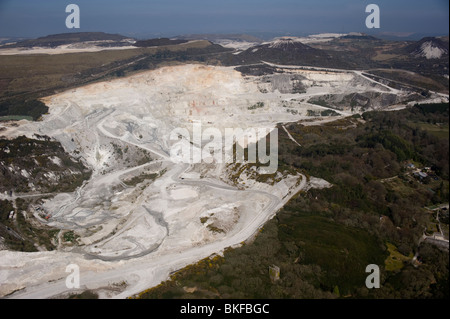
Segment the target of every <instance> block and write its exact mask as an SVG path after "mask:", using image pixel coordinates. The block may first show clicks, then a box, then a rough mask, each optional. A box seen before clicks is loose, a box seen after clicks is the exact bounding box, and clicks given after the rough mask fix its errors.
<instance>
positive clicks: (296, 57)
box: [233, 37, 348, 68]
mask: <svg viewBox="0 0 450 319" xmlns="http://www.w3.org/2000/svg"><path fill="white" fill-rule="evenodd" d="M233 60H234V61H233V63H235V64H237V65H244V64H252V63H259V62H261V61H266V62H271V63H275V64H284V65H306V66H321V67H330V68H331V67H339V68H340V67H347V66H348V64H347V63H345V62H344V61H342V60H341V59H340V58H338V57H337V56H335V55H333V54H332V53H330V52H329V51H324V50H320V49H315V48H312V47H310V46H308V45H306V44H303V43H302V42H301V41H300V39H299V38H294V37H282V38H278V39H275V40H274V41H272V42H268V43H263V44H261V45H257V46H254V47H251V48H249V49H247V50H245V51H243V52H241V53H239V54H235V55H234V56H233Z"/></svg>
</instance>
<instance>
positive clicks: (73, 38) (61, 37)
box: [7, 32, 130, 48]
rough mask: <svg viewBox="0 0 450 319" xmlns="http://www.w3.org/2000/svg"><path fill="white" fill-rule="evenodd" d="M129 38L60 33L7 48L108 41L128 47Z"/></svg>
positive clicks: (21, 42) (97, 34) (102, 34)
mask: <svg viewBox="0 0 450 319" xmlns="http://www.w3.org/2000/svg"><path fill="white" fill-rule="evenodd" d="M128 39H129V38H127V37H125V36H123V35H120V34H109V33H103V32H78V33H60V34H53V35H48V36H45V37H41V38H37V39H30V40H24V41H19V42H17V43H15V44H12V45H8V46H7V47H8V48H32V47H48V48H55V47H58V46H60V45H67V44H75V43H82V42H90V41H108V42H110V43H109V45H111V42H113V43H114V45H117V46H119V45H123V44H124V43H126V44H127V45H129V44H130V43H129V42H127V41H126V40H128Z"/></svg>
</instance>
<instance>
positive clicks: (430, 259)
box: [140, 104, 449, 298]
mask: <svg viewBox="0 0 450 319" xmlns="http://www.w3.org/2000/svg"><path fill="white" fill-rule="evenodd" d="M448 124H449V106H448V104H440V105H423V106H415V107H412V108H408V109H406V110H402V111H396V112H370V113H365V114H363V115H362V116H359V115H356V116H354V117H353V118H347V119H343V120H338V121H335V122H332V123H329V124H326V125H323V126H303V125H301V124H291V125H288V126H287V128H288V129H289V131H290V133H291V134H292V135H293V136H294V138H295V139H296V140H297V141H299V142H300V144H301V145H302V147H298V146H297V145H296V144H295V143H293V142H292V141H291V140H290V139H289V138H288V136H287V135H285V134H284V133H283V129H280V130H279V132H280V137H279V139H280V140H279V144H280V169H286V168H295V169H297V170H300V171H302V172H303V173H305V174H308V175H310V176H315V177H320V178H324V179H326V180H327V181H329V182H330V183H332V184H333V187H331V188H329V189H322V190H316V189H312V190H309V191H308V192H301V193H299V194H297V196H295V197H294V198H293V199H292V200H291V201H290V202H289V203H288V204H287V205H286V206H285V207H284V208H283V209H282V210H281V211H280V212H279V213H278V214H277V216H276V218H274V219H273V220H271V221H270V222H268V223H267V224H266V225H265V227H264V228H263V229H262V230H261V232H260V233H259V235H258V236H257V237H256V239H255V240H254V242H252V243H248V244H245V245H244V246H242V247H240V248H237V249H228V250H227V251H225V253H224V256H223V257H220V256H217V257H215V258H212V259H205V260H203V261H201V262H199V263H198V264H196V265H193V266H189V267H187V268H185V269H183V270H181V271H179V272H178V273H176V274H175V275H173V276H172V280H169V281H167V282H164V283H162V284H161V285H160V286H158V287H156V288H153V289H150V290H148V291H146V292H144V293H143V294H141V296H140V297H141V298H339V297H340V298H448V297H449V283H448V272H449V259H448V258H449V255H448V251H443V250H440V249H438V248H437V247H436V246H434V245H432V244H429V243H427V242H420V238H421V236H422V234H423V232H424V229H425V228H426V227H427V224H428V222H429V220H430V213H429V212H428V211H427V210H426V209H425V207H426V206H429V205H433V204H438V203H448V198H449V183H448V176H449V168H448V158H449V151H448V149H449V143H448ZM410 162H413V163H415V164H416V165H417V166H418V167H421V166H423V167H425V166H429V167H431V168H432V170H433V172H434V173H433V174H434V175H432V174H430V175H432V176H433V178H430V179H428V180H423V181H419V180H417V179H414V178H413V177H411V174H410V172H408V169H407V164H408V163H410ZM447 223H448V219H447ZM416 253H417V256H418V257H419V260H420V261H421V262H422V263H421V264H420V265H417V264H414V265H413V263H412V262H411V260H412V257H413V256H414V254H416ZM390 262H394V263H395V267H393V266H392V265H391V264H390ZM369 264H376V265H379V266H380V269H381V273H382V278H381V281H382V282H381V284H382V287H381V289H375V290H368V289H367V288H366V287H365V279H366V277H367V275H368V274H366V273H365V267H366V266H367V265H369ZM272 265H276V266H278V267H279V268H280V279H279V280H277V281H273V280H272V279H273V278H272V279H271V278H270V276H269V267H270V266H272ZM188 288H191V289H188Z"/></svg>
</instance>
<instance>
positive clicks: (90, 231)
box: [0, 65, 412, 298]
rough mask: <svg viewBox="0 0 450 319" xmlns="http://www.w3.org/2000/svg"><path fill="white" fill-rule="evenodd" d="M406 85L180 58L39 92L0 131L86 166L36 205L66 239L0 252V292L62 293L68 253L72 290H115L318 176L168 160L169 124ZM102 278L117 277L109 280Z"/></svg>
mask: <svg viewBox="0 0 450 319" xmlns="http://www.w3.org/2000/svg"><path fill="white" fill-rule="evenodd" d="M411 94H412V93H410V92H400V91H397V90H394V89H391V88H389V87H387V86H385V85H383V84H381V83H378V82H375V81H374V80H371V79H370V78H366V77H365V76H364V75H363V74H362V73H361V72H359V73H358V72H354V71H339V72H333V71H330V70H326V71H325V70H299V69H284V70H283V71H282V72H279V73H275V74H271V75H264V76H243V75H242V74H241V73H239V72H237V71H236V70H235V69H234V68H229V67H213V66H204V65H180V66H171V67H163V68H160V69H157V70H154V71H147V72H144V73H140V74H137V75H133V76H131V77H127V78H122V79H117V80H113V81H109V82H101V83H95V84H91V85H88V86H85V87H81V88H77V89H73V90H69V91H66V92H63V93H60V94H57V95H53V96H50V97H47V98H45V99H44V102H45V103H46V104H47V105H48V106H49V108H50V111H49V114H48V115H45V116H44V118H43V120H42V121H41V122H33V123H29V122H26V123H22V124H21V125H20V126H19V127H10V128H8V129H7V131H6V132H2V133H3V134H6V135H7V136H9V137H14V136H20V135H26V136H29V137H32V136H33V135H34V134H40V135H46V136H49V137H51V138H54V139H56V140H57V141H59V142H60V143H61V144H62V145H63V147H64V149H65V150H66V151H67V152H68V153H70V154H71V155H72V156H74V157H77V158H81V159H82V160H83V161H84V162H85V163H86V165H87V166H89V167H90V168H91V169H92V171H93V174H92V177H91V178H90V180H88V181H86V182H85V183H84V185H83V186H82V187H80V188H79V189H78V190H77V191H76V192H74V193H62V194H57V195H56V196H54V197H53V198H51V199H47V200H45V202H44V203H43V205H42V209H44V210H45V211H46V212H47V213H48V217H49V218H48V220H47V221H43V220H42V222H43V223H48V225H49V226H53V227H56V228H58V229H61V236H62V235H63V234H64V233H65V232H71V233H72V235H73V237H74V240H73V241H72V242H71V243H70V244H68V243H64V242H62V241H61V242H59V245H58V249H57V251H53V252H38V253H16V252H10V251H0V279H1V282H2V285H1V287H0V295H2V296H5V295H8V294H11V293H13V292H15V294H14V295H13V296H14V297H18V298H20V297H25V298H30V297H31V298H45V297H53V296H55V295H60V294H63V293H66V292H67V288H66V286H65V278H66V276H67V273H66V272H65V270H66V266H67V265H69V264H76V265H79V267H80V271H81V283H82V287H81V289H83V288H84V289H104V290H101V291H100V295H101V297H117V298H124V297H127V296H130V295H132V294H135V293H138V292H139V291H142V290H144V289H147V288H149V287H152V286H154V285H157V284H159V283H160V282H161V281H162V280H165V279H166V278H167V276H168V275H169V274H170V273H171V272H173V271H175V270H178V269H180V268H182V267H184V266H186V265H188V264H190V263H193V262H196V261H198V260H200V259H202V258H206V257H208V256H211V255H212V254H215V253H220V252H221V251H223V250H224V249H225V248H227V247H230V246H235V245H239V244H240V243H241V242H243V241H245V240H247V239H249V238H250V237H252V235H253V234H254V233H255V232H256V231H257V230H258V229H259V228H260V227H261V226H262V225H263V224H264V223H265V222H266V221H267V220H268V219H270V218H271V217H273V216H274V214H275V213H276V212H277V210H279V209H280V208H281V207H282V206H283V205H284V204H285V203H286V202H287V201H288V200H289V199H290V198H291V197H292V196H293V195H295V194H296V193H297V192H298V191H299V190H301V189H306V188H309V187H312V186H314V187H327V186H329V185H328V183H327V182H326V181H322V180H318V179H313V180H314V183H313V184H314V185H312V184H311V182H310V181H309V180H307V179H306V177H305V176H302V175H301V174H297V175H291V174H283V172H278V173H277V177H278V178H276V179H275V178H274V179H273V180H272V182H271V183H260V182H256V181H255V180H252V178H251V177H249V176H251V174H249V172H248V171H245V170H244V171H240V176H238V178H237V179H236V178H235V179H234V182H233V181H232V176H233V174H236V172H235V171H233V170H232V169H231V168H230V166H229V165H227V164H226V163H212V164H206V163H200V164H196V165H189V164H180V163H174V162H173V161H171V159H170V148H171V142H170V138H169V137H170V134H171V132H172V131H173V130H174V129H176V128H185V129H187V130H188V131H190V132H192V130H193V123H199V122H201V124H202V126H203V127H204V128H215V129H218V130H221V131H223V130H225V129H226V128H242V129H244V130H247V129H249V128H267V129H273V128H275V127H276V125H277V123H287V122H296V121H299V120H305V119H311V114H312V113H314V112H315V113H317V112H319V113H320V112H321V111H324V110H327V109H328V108H327V107H325V106H323V105H319V104H320V103H316V104H313V103H312V102H311V101H318V100H317V99H319V100H320V98H321V97H324V96H325V97H326V98H324V101H326V102H327V103H329V104H333V103H337V104H339V103H341V102H342V101H344V102H345V101H347V100H346V97H348V96H353V95H357V96H358V98H359V99H360V100H362V101H363V102H364V101H366V102H367V99H366V98H368V99H371V102H370V103H369V104H367V103H366V102H364V103H366V104H364V103H363V102H361V103H360V104H361V105H362V106H361V105H360V106H359V107H363V106H364V105H367V107H369V108H377V107H387V106H391V105H396V104H398V103H400V102H402V101H403V100H407V99H408V98H410V97H411V96H410V95H411ZM387 97H389V98H387ZM314 99H316V100H314ZM341 104H342V103H341ZM342 105H343V104H342ZM357 108H358V106H357V107H356V109H354V111H357ZM311 112H312V113H311ZM334 113H335V114H334V116H333V117H322V118H320V119H315V120H331V119H334V118H338V117H339V116H345V115H350V114H352V113H351V109H350V107H340V108H335V109H334ZM193 147H201V146H200V145H193ZM236 180H237V182H236ZM114 283H125V284H124V285H123V286H122V288H123V289H121V290H120V291H117V290H114V291H112V290H111V289H110V288H111V287H110V286H111V284H114Z"/></svg>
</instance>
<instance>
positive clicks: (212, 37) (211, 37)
mask: <svg viewBox="0 0 450 319" xmlns="http://www.w3.org/2000/svg"><path fill="white" fill-rule="evenodd" d="M176 38H177V39H184V40H208V41H211V42H216V41H218V40H231V41H241V42H255V43H262V42H263V41H262V40H261V39H260V38H257V37H255V36H252V35H249V34H187V35H180V36H177V37H176Z"/></svg>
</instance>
